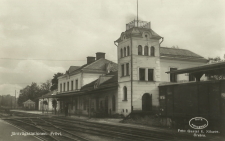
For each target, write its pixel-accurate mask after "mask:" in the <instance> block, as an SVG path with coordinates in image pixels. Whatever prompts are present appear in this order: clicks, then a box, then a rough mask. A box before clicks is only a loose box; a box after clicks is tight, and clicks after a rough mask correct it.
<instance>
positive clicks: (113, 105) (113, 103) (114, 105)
mask: <svg viewBox="0 0 225 141" xmlns="http://www.w3.org/2000/svg"><path fill="white" fill-rule="evenodd" d="M112 110H113V111H115V110H116V98H115V95H113V96H112Z"/></svg>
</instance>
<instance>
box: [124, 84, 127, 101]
mask: <svg viewBox="0 0 225 141" xmlns="http://www.w3.org/2000/svg"><path fill="white" fill-rule="evenodd" d="M123 100H124V101H127V87H126V86H124V87H123Z"/></svg>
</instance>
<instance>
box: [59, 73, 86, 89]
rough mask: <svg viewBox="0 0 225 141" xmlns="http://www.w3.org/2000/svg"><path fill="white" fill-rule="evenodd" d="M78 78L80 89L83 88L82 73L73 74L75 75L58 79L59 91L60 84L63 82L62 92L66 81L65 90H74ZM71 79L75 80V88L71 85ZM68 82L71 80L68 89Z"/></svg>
mask: <svg viewBox="0 0 225 141" xmlns="http://www.w3.org/2000/svg"><path fill="white" fill-rule="evenodd" d="M76 80H78V89H80V88H81V86H82V85H81V83H82V78H81V73H79V74H76V75H73V76H64V77H61V78H59V79H58V92H60V84H62V92H63V86H64V83H65V84H66V87H65V92H67V91H74V90H75V89H76ZM71 81H73V89H72V87H71ZM67 82H69V90H68V89H67Z"/></svg>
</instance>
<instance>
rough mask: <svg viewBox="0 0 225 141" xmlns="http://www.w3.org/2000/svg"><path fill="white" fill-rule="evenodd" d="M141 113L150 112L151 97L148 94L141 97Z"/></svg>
mask: <svg viewBox="0 0 225 141" xmlns="http://www.w3.org/2000/svg"><path fill="white" fill-rule="evenodd" d="M142 111H152V95H150V94H149V93H145V94H144V95H143V96H142Z"/></svg>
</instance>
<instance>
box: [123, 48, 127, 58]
mask: <svg viewBox="0 0 225 141" xmlns="http://www.w3.org/2000/svg"><path fill="white" fill-rule="evenodd" d="M123 53H124V57H126V53H127V51H126V47H124V51H123Z"/></svg>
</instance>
